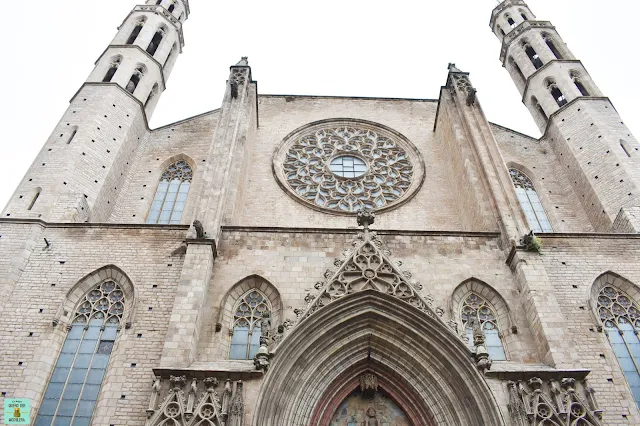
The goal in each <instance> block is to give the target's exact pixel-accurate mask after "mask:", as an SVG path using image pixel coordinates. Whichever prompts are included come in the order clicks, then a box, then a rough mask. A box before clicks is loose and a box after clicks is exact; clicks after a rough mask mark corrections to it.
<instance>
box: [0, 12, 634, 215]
mask: <svg viewBox="0 0 640 426" xmlns="http://www.w3.org/2000/svg"><path fill="white" fill-rule="evenodd" d="M139 3H143V1H139ZM135 4H136V1H135V0H109V1H97V0H57V1H50V0H31V1H20V2H13V3H11V15H12V18H10V19H9V18H8V19H6V20H5V21H4V23H3V28H4V33H5V43H4V44H3V45H4V49H5V51H6V52H5V55H4V60H3V61H2V63H3V66H2V67H0V79H1V80H0V81H2V82H3V84H4V88H3V90H2V93H3V96H2V104H1V106H0V108H2V114H1V115H0V120H2V127H3V128H4V129H5V130H4V137H3V138H2V139H0V158H3V159H4V167H2V168H0V178H1V179H2V180H1V181H2V186H1V187H0V204H1V205H2V206H4V205H5V204H6V202H7V201H8V199H9V197H10V196H11V194H12V193H13V191H14V190H15V188H16V186H17V185H18V183H19V182H20V180H21V179H22V177H23V175H24V174H25V173H26V171H27V169H28V168H29V166H30V165H31V163H32V162H33V160H34V159H35V156H36V155H37V153H38V152H39V150H40V149H41V147H42V145H43V144H44V143H45V141H46V140H47V138H48V137H49V135H50V133H51V132H52V131H53V129H54V127H55V126H56V124H57V122H58V121H59V120H60V118H61V116H62V114H63V113H64V111H65V109H66V108H67V106H68V102H69V100H70V98H71V96H73V94H74V93H75V92H76V91H77V90H78V89H79V88H80V86H81V85H82V83H83V82H84V81H85V79H86V78H87V76H88V75H89V73H90V72H91V70H92V69H93V64H94V62H95V60H96V59H97V58H98V56H99V55H100V54H101V53H102V52H103V51H104V49H105V48H106V47H107V46H108V44H109V42H110V41H111V39H112V38H113V36H114V35H115V33H116V31H117V30H116V27H117V26H119V25H120V23H121V22H122V20H123V19H124V18H125V17H126V16H127V14H128V13H129V11H130V10H131V9H132V8H133V6H134V5H135ZM496 5H497V2H496V1H494V0H459V1H456V2H453V1H445V0H427V1H418V0H394V1H391V2H388V1H379V0H323V1H321V2H311V1H300V0H296V1H294V0H274V1H264V0H262V1H256V0H246V1H243V2H241V1H216V0H191V16H190V18H189V20H188V21H187V22H186V24H185V41H186V45H185V48H184V52H183V54H182V55H181V56H180V57H179V58H178V62H177V65H176V67H175V70H174V72H173V74H172V76H171V78H170V80H169V81H168V85H167V86H168V87H167V90H166V91H165V92H164V94H163V95H162V98H161V99H160V103H159V106H158V108H157V109H156V112H155V115H154V116H153V118H152V119H151V128H157V127H160V126H163V125H165V124H169V123H172V122H175V121H178V120H181V119H184V118H187V117H190V116H193V115H196V114H200V113H202V112H205V111H210V110H212V109H216V108H218V107H219V106H220V103H221V100H222V96H223V93H224V89H225V81H226V78H227V76H228V72H229V66H230V65H232V64H235V63H236V62H237V61H238V60H239V59H240V57H241V56H249V63H250V65H251V66H252V71H253V77H254V79H255V80H257V81H258V82H259V84H258V90H259V93H262V94H296V95H332V96H371V97H394V98H433V99H437V98H438V94H439V90H440V86H442V85H443V84H444V83H445V78H446V74H447V64H448V63H449V62H455V63H456V65H457V66H458V67H459V68H460V69H462V70H463V71H467V72H470V73H471V81H472V82H473V84H474V86H475V87H476V88H477V89H478V96H479V99H480V102H481V103H482V106H483V108H484V111H485V113H486V115H487V117H488V119H489V120H490V121H492V122H495V123H498V124H501V125H504V126H507V127H510V128H512V129H515V130H518V131H521V132H523V133H527V134H530V135H532V136H535V137H539V136H540V134H539V132H538V130H537V128H536V126H535V125H534V123H533V119H532V118H531V117H530V115H529V113H528V111H527V109H526V108H525V107H524V105H522V103H521V100H520V95H519V93H518V91H517V89H516V88H515V86H514V85H513V83H512V82H511V79H510V77H509V75H508V73H507V72H506V70H504V69H503V68H502V65H501V64H500V61H499V59H498V58H499V50H500V44H499V42H498V40H497V38H496V37H495V36H494V35H493V33H492V32H491V30H490V28H489V18H490V13H491V10H492V8H493V7H495V6H496ZM529 6H530V8H531V9H532V11H533V13H535V14H536V15H537V19H539V20H549V21H551V22H552V23H553V24H554V25H555V26H556V28H557V29H558V31H559V33H560V35H561V36H562V37H563V39H564V41H565V42H566V43H567V44H568V46H569V48H570V49H571V50H572V51H573V53H574V54H575V55H576V56H577V58H578V59H580V60H582V62H583V63H584V65H585V66H586V68H587V70H588V71H589V72H590V74H591V76H592V77H593V79H594V80H595V82H596V84H597V85H598V86H599V87H600V90H601V91H602V92H603V93H604V94H605V96H609V97H610V98H611V99H612V101H613V104H614V105H615V106H616V108H617V109H618V111H619V112H620V114H621V116H622V118H623V120H625V122H626V124H627V125H628V126H629V127H630V128H631V130H632V131H633V132H634V134H635V135H636V136H637V137H638V136H639V135H640V117H639V113H640V106H639V105H640V103H639V102H638V99H640V84H638V82H636V81H635V80H636V79H637V74H638V71H639V70H640V55H639V54H638V53H639V49H638V46H637V43H638V41H639V40H640V36H639V34H638V28H637V27H636V25H638V22H637V17H638V16H640V1H638V0H608V1H607V2H604V1H602V0H529ZM345 114H346V115H349V114H348V113H347V112H345Z"/></svg>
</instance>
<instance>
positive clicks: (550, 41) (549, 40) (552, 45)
mask: <svg viewBox="0 0 640 426" xmlns="http://www.w3.org/2000/svg"><path fill="white" fill-rule="evenodd" d="M542 38H543V39H544V42H545V43H547V47H549V50H551V53H553V56H555V57H556V59H564V58H563V56H562V53H560V51H559V50H558V48H557V47H556V44H555V42H554V41H553V39H552V38H551V36H550V35H549V34H547V33H543V34H542Z"/></svg>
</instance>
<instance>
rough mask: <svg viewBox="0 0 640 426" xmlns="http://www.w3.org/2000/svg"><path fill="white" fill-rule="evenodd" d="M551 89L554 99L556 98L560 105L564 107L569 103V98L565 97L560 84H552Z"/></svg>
mask: <svg viewBox="0 0 640 426" xmlns="http://www.w3.org/2000/svg"><path fill="white" fill-rule="evenodd" d="M549 90H550V91H551V96H553V99H555V101H556V103H557V104H558V106H559V107H563V106H565V105H566V104H567V98H565V97H564V95H563V94H562V91H561V90H560V89H559V88H558V86H556V85H555V84H552V85H550V86H549Z"/></svg>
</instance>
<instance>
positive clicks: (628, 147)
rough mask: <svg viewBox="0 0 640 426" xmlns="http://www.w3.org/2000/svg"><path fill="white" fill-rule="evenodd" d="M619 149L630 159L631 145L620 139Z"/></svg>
mask: <svg viewBox="0 0 640 426" xmlns="http://www.w3.org/2000/svg"><path fill="white" fill-rule="evenodd" d="M620 147H621V148H622V150H623V151H624V153H625V154H627V157H631V153H632V152H633V148H631V145H629V142H627V141H625V140H624V139H620Z"/></svg>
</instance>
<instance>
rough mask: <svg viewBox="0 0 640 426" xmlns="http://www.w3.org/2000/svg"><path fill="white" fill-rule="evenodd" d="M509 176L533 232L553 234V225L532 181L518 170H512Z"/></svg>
mask: <svg viewBox="0 0 640 426" xmlns="http://www.w3.org/2000/svg"><path fill="white" fill-rule="evenodd" d="M509 174H510V175H511V180H512V181H513V185H514V186H515V187H516V194H517V195H518V201H520V207H521V208H522V210H523V211H524V215H525V217H526V218H527V223H528V224H529V227H530V228H531V230H533V231H534V232H553V228H551V223H550V222H549V219H548V218H547V214H546V213H545V211H544V208H543V207H542V203H541V202H540V198H538V193H537V192H536V189H535V188H534V187H533V182H531V179H529V177H528V176H527V175H525V174H524V173H522V172H521V171H520V170H518V169H510V170H509Z"/></svg>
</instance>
